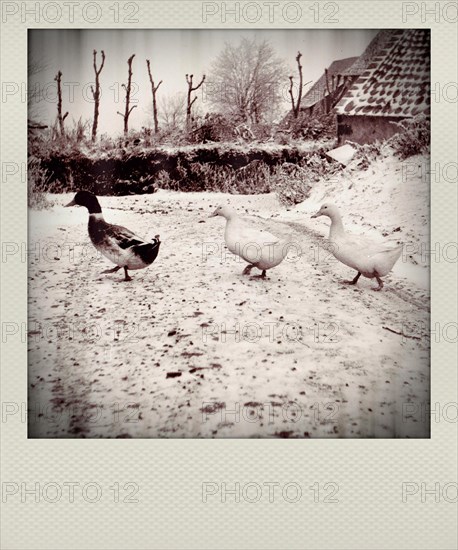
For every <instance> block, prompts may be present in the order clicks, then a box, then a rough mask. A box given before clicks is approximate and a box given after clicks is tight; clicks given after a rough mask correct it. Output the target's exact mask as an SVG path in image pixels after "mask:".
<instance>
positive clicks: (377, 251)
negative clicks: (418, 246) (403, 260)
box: [312, 203, 402, 290]
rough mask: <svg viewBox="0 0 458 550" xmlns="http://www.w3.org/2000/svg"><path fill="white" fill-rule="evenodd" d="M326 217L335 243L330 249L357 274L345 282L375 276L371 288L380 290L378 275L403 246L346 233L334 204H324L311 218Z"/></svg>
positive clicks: (395, 259)
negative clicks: (386, 243)
mask: <svg viewBox="0 0 458 550" xmlns="http://www.w3.org/2000/svg"><path fill="white" fill-rule="evenodd" d="M318 216H328V218H331V228H330V231H329V241H330V242H331V243H332V244H333V245H334V246H333V247H332V249H331V250H330V252H332V254H333V255H334V257H335V258H337V260H339V262H342V263H343V264H345V265H348V267H352V268H353V269H356V271H357V272H358V273H357V275H356V277H355V278H354V279H352V280H351V281H344V283H346V284H350V285H355V284H356V283H357V282H358V279H359V278H360V277H361V275H363V277H367V278H368V279H373V278H374V277H375V278H376V279H377V282H378V287H377V288H374V290H382V288H383V281H382V279H381V277H384V276H385V275H387V274H388V273H389V272H390V271H391V270H392V269H393V266H394V264H395V263H396V262H397V261H398V259H399V257H400V256H401V253H402V245H401V246H397V247H395V248H392V247H389V246H387V245H385V244H381V243H374V242H373V241H370V240H368V239H367V238H366V237H363V236H360V235H349V234H348V233H346V232H345V230H344V227H343V224H342V218H341V217H340V213H339V210H338V208H337V206H335V205H334V204H329V203H325V204H323V205H322V206H321V208H320V209H319V210H318V212H317V213H316V214H314V215H313V216H312V218H318Z"/></svg>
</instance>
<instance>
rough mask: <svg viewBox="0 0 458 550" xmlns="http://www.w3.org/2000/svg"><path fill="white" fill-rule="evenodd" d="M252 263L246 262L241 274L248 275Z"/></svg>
mask: <svg viewBox="0 0 458 550" xmlns="http://www.w3.org/2000/svg"><path fill="white" fill-rule="evenodd" d="M253 267H254V265H251V264H248V265H247V266H246V267H245V269H244V270H243V271H242V275H249V274H250V273H251V270H252V269H253Z"/></svg>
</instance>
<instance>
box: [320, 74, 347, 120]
mask: <svg viewBox="0 0 458 550" xmlns="http://www.w3.org/2000/svg"><path fill="white" fill-rule="evenodd" d="M324 75H325V80H326V91H327V92H328V96H327V99H326V101H325V113H326V114H329V113H330V112H331V110H332V109H334V107H335V106H336V105H337V103H339V101H340V100H341V99H342V97H343V95H344V94H345V92H346V91H347V86H345V85H344V84H345V83H346V80H345V77H343V78H342V79H341V75H334V74H333V75H332V76H331V79H330V78H329V71H328V69H325V70H324ZM340 86H342V88H341V90H340V92H339V91H337V90H338V88H339V87H340Z"/></svg>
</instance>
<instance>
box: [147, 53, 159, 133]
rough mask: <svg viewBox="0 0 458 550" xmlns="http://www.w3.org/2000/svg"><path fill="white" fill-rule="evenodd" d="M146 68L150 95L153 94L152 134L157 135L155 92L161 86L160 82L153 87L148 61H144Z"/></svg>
mask: <svg viewBox="0 0 458 550" xmlns="http://www.w3.org/2000/svg"><path fill="white" fill-rule="evenodd" d="M146 66H147V67H148V75H149V81H150V82H151V93H152V94H153V121H154V133H155V134H157V133H158V131H159V124H158V120H157V102H156V92H157V90H158V88H159V86H160V85H161V84H162V80H161V81H160V82H159V84H158V85H157V86H155V85H154V80H153V76H152V74H151V66H150V62H149V59H147V60H146Z"/></svg>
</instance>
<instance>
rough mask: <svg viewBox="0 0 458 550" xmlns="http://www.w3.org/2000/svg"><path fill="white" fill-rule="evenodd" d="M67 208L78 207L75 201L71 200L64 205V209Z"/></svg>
mask: <svg viewBox="0 0 458 550" xmlns="http://www.w3.org/2000/svg"><path fill="white" fill-rule="evenodd" d="M69 206H78V205H77V204H76V202H75V199H73V200H72V201H70V202H69V203H68V204H65V205H64V208H68V207H69Z"/></svg>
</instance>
